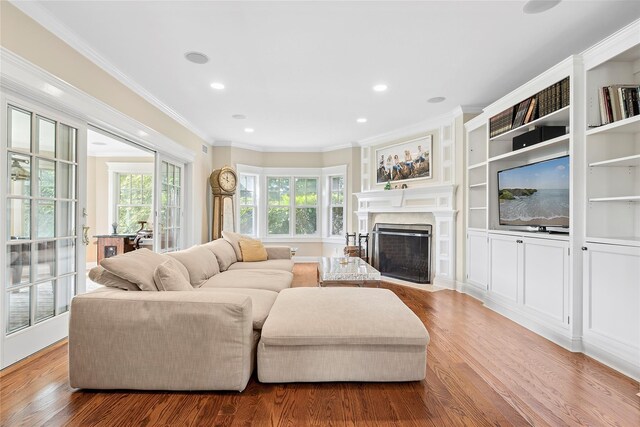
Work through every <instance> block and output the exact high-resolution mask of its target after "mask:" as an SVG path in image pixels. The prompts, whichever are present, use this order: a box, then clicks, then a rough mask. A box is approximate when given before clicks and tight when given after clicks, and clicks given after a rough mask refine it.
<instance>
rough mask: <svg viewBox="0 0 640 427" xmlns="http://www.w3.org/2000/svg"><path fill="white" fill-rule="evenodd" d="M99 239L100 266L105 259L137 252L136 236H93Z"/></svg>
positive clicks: (98, 257)
mask: <svg viewBox="0 0 640 427" xmlns="http://www.w3.org/2000/svg"><path fill="white" fill-rule="evenodd" d="M93 237H95V238H96V239H98V255H97V259H98V264H100V261H102V260H103V259H105V258H110V257H112V256H116V255H120V254H124V253H126V252H130V251H133V250H135V249H136V248H135V246H134V245H133V239H135V237H136V236H135V234H101V235H98V236H93Z"/></svg>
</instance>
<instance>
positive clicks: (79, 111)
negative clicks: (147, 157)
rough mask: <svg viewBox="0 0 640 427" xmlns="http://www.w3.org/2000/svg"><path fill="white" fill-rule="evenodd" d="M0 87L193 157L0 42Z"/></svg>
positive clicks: (143, 142)
mask: <svg viewBox="0 0 640 427" xmlns="http://www.w3.org/2000/svg"><path fill="white" fill-rule="evenodd" d="M0 88H1V89H2V90H3V91H10V92H13V93H15V94H17V95H19V96H22V97H27V98H29V99H31V100H33V101H36V102H38V103H41V104H43V105H46V106H48V107H50V108H54V109H57V110H59V111H61V112H63V113H65V114H67V115H69V116H72V117H75V118H77V119H79V120H82V121H85V122H87V123H88V124H89V125H91V126H94V127H98V128H100V129H103V130H106V131H108V132H111V133H113V134H115V135H119V136H121V137H123V138H126V139H128V140H130V141H132V142H135V143H136V144H139V145H141V146H143V147H146V148H149V149H151V150H154V151H161V152H163V153H171V154H173V155H174V156H176V157H178V158H179V159H181V160H184V161H193V160H194V159H195V153H194V152H193V151H192V150H190V149H188V148H187V147H184V146H183V145H180V144H178V143H177V142H175V141H174V140H172V139H171V138H168V137H167V136H165V135H163V134H161V133H160V132H157V131H155V130H154V129H152V128H150V127H148V126H146V125H145V124H143V123H140V122H139V121H137V120H135V119H133V118H131V117H129V116H127V115H125V114H123V113H122V112H120V111H119V110H117V109H115V108H113V107H111V106H110V105H108V104H106V103H104V102H102V101H100V100H99V99H97V98H94V97H93V96H91V95H89V94H87V93H86V92H83V91H81V90H80V89H78V88H76V87H75V86H73V85H71V84H69V83H67V82H66V81H64V80H62V79H60V78H59V77H57V76H54V75H53V74H51V73H49V72H48V71H46V70H44V69H42V68H40V67H38V66H37V65H34V64H32V63H31V62H29V61H27V60H25V59H24V58H22V57H21V56H19V55H17V54H15V53H13V52H12V51H10V50H8V49H6V48H4V47H1V46H0ZM143 135H144V136H143Z"/></svg>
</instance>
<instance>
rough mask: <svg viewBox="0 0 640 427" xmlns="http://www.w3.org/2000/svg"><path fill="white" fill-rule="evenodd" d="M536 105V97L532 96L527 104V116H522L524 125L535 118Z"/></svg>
mask: <svg viewBox="0 0 640 427" xmlns="http://www.w3.org/2000/svg"><path fill="white" fill-rule="evenodd" d="M537 104H538V96H537V95H536V96H534V97H532V98H531V102H530V103H529V108H528V109H527V114H525V116H524V124H525V125H526V124H527V123H529V122H530V121H531V120H534V119H535V118H536V117H535V116H536V105H537Z"/></svg>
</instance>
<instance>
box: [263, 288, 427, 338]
mask: <svg viewBox="0 0 640 427" xmlns="http://www.w3.org/2000/svg"><path fill="white" fill-rule="evenodd" d="M320 320H321V321H320ZM261 342H263V343H264V344H265V345H276V346H277V345H284V346H309V345H318V346H326V345H387V346H423V347H424V346H426V345H427V344H428V343H429V333H428V332H427V329H426V328H425V327H424V324H423V323H422V321H421V320H420V319H419V318H418V316H416V315H415V314H414V313H413V311H411V309H410V308H409V307H407V306H406V305H405V304H404V303H403V302H402V301H401V300H400V298H398V297H397V296H396V295H395V294H394V293H393V292H392V291H390V290H388V289H376V288H293V289H285V290H283V291H282V292H280V293H279V294H278V299H277V300H276V302H275V304H274V305H273V308H272V309H271V313H270V314H269V318H268V319H267V321H266V322H265V324H264V327H263V329H262V341H261Z"/></svg>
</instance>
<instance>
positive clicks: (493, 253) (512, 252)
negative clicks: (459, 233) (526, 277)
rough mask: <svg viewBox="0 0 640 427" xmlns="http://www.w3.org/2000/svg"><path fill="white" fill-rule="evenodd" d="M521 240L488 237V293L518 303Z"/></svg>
mask: <svg viewBox="0 0 640 427" xmlns="http://www.w3.org/2000/svg"><path fill="white" fill-rule="evenodd" d="M520 241H521V240H520V239H518V238H517V237H513V236H498V235H492V236H490V237H489V292H490V293H492V294H495V295H497V296H499V297H502V298H506V299H508V300H510V301H512V302H517V301H518V281H519V275H518V269H519V253H518V252H519V251H518V245H519V243H518V242H520Z"/></svg>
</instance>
